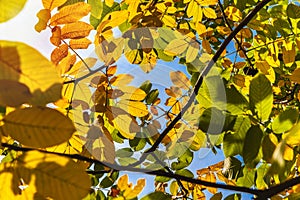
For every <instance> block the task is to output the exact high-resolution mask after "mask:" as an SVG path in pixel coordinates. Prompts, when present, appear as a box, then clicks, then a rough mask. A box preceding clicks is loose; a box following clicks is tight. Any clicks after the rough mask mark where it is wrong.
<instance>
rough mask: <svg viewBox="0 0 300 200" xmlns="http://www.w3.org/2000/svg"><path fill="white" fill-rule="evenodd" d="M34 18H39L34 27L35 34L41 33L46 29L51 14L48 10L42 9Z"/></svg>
mask: <svg viewBox="0 0 300 200" xmlns="http://www.w3.org/2000/svg"><path fill="white" fill-rule="evenodd" d="M36 16H37V17H38V18H39V21H38V23H37V24H36V25H35V27H34V29H35V30H36V31H37V32H41V31H42V30H45V29H46V27H47V23H48V21H49V19H50V18H51V13H50V10H49V9H42V10H40V11H39V12H38V13H37V14H36Z"/></svg>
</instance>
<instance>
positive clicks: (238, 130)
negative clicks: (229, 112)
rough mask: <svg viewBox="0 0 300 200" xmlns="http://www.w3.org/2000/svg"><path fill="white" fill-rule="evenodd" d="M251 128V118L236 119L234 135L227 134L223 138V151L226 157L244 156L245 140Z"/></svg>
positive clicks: (240, 117)
mask: <svg viewBox="0 0 300 200" xmlns="http://www.w3.org/2000/svg"><path fill="white" fill-rule="evenodd" d="M250 126H251V122H250V119H249V117H243V116H239V117H238V118H237V119H236V122H235V124H234V127H233V130H234V133H226V134H225V135H224V138H223V150H224V154H225V156H226V157H229V156H235V155H238V154H240V155H242V154H243V147H244V139H245V137H246V133H247V131H248V129H249V128H250Z"/></svg>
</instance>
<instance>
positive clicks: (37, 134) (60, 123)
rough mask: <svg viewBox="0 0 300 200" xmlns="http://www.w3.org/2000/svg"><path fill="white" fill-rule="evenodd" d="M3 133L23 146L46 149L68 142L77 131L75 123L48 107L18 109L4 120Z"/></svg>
mask: <svg viewBox="0 0 300 200" xmlns="http://www.w3.org/2000/svg"><path fill="white" fill-rule="evenodd" d="M3 122H4V125H3V126H2V131H3V132H4V133H5V134H6V135H9V136H11V137H12V138H13V139H15V140H17V141H19V142H20V143H21V144H24V145H27V146H32V147H37V148H44V147H50V146H54V145H57V144H60V143H62V142H65V141H67V140H68V139H70V137H71V136H72V134H73V132H74V131H75V127H74V125H73V122H72V121H71V120H70V119H69V118H67V117H66V116H64V115H63V114H61V113H60V112H58V111H57V110H54V109H51V108H47V107H30V108H25V109H16V110H15V111H13V112H11V113H9V114H8V115H6V116H5V117H4V119H3Z"/></svg>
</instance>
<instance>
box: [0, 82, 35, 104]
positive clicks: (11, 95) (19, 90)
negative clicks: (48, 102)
mask: <svg viewBox="0 0 300 200" xmlns="http://www.w3.org/2000/svg"><path fill="white" fill-rule="evenodd" d="M31 97H32V94H31V93H30V91H29V88H28V87H27V86H26V85H24V84H23V83H20V82H17V81H12V80H0V105H1V106H11V107H17V106H20V105H22V104H23V103H29V101H30V99H31Z"/></svg>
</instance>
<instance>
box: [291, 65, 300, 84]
mask: <svg viewBox="0 0 300 200" xmlns="http://www.w3.org/2000/svg"><path fill="white" fill-rule="evenodd" d="M291 81H294V82H297V83H300V68H297V69H295V70H294V71H293V73H292V75H291Z"/></svg>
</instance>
